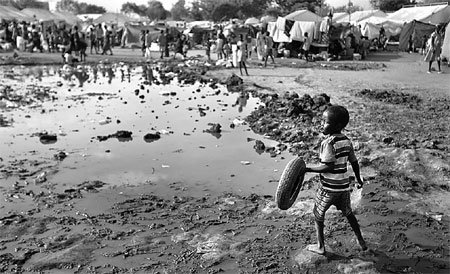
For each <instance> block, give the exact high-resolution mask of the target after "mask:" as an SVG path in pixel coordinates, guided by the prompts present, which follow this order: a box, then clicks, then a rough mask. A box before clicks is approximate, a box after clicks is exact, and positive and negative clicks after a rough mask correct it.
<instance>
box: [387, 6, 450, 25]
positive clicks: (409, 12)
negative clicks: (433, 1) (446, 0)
mask: <svg viewBox="0 0 450 274" xmlns="http://www.w3.org/2000/svg"><path fill="white" fill-rule="evenodd" d="M387 18H388V19H393V20H399V21H402V22H404V23H409V22H411V21H413V20H417V21H421V22H425V23H429V24H434V25H436V24H442V23H448V22H449V21H450V6H449V5H434V6H414V7H405V8H401V9H399V10H398V11H396V12H394V13H391V14H389V15H388V16H387Z"/></svg>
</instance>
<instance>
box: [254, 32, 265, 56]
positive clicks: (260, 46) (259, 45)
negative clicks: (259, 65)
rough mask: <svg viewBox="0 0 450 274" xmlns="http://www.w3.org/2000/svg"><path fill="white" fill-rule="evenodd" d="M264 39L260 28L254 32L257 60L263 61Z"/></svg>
mask: <svg viewBox="0 0 450 274" xmlns="http://www.w3.org/2000/svg"><path fill="white" fill-rule="evenodd" d="M264 46H265V39H264V34H263V32H262V30H259V31H258V32H257V33H256V53H257V55H258V60H261V61H264V56H265V54H266V53H265V47H264Z"/></svg>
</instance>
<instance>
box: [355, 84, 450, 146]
mask: <svg viewBox="0 0 450 274" xmlns="http://www.w3.org/2000/svg"><path fill="white" fill-rule="evenodd" d="M412 94H414V92H397V91H393V90H367V89H365V90H362V91H358V92H356V95H357V96H361V97H363V98H369V99H370V101H365V102H363V103H362V105H364V108H365V110H364V113H362V112H361V113H357V114H356V115H355V118H354V119H355V123H354V124H356V125H363V127H364V129H362V127H361V131H360V132H366V133H367V132H370V134H371V135H372V136H373V137H375V139H377V140H378V141H381V142H384V143H385V144H388V145H390V146H394V147H401V148H426V149H434V150H438V151H442V152H448V151H450V140H449V139H448V137H447V136H448V132H450V124H449V123H448V121H449V120H450V111H449V110H450V98H423V97H420V96H417V95H412ZM372 100H373V101H372ZM371 101H372V102H371ZM376 102H383V103H386V104H379V103H376ZM373 137H372V139H373Z"/></svg>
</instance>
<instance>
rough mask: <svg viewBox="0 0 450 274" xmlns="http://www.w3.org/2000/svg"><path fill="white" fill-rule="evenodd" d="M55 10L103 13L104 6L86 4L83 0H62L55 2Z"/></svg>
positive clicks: (75, 12) (77, 12)
mask: <svg viewBox="0 0 450 274" xmlns="http://www.w3.org/2000/svg"><path fill="white" fill-rule="evenodd" d="M56 10H59V11H68V12H70V13H73V14H83V13H105V12H106V10H105V8H104V7H100V6H97V5H92V4H87V3H84V2H76V1H74V0H62V1H60V2H58V3H57V4H56Z"/></svg>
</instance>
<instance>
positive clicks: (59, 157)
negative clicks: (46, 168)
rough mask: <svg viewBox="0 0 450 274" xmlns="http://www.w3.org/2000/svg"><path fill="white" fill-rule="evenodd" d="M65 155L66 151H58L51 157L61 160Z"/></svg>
mask: <svg viewBox="0 0 450 274" xmlns="http://www.w3.org/2000/svg"><path fill="white" fill-rule="evenodd" d="M66 157H67V153H66V152H64V151H60V152H58V153H56V154H54V155H53V158H55V159H56V160H59V161H62V160H64V159H65V158H66Z"/></svg>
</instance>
